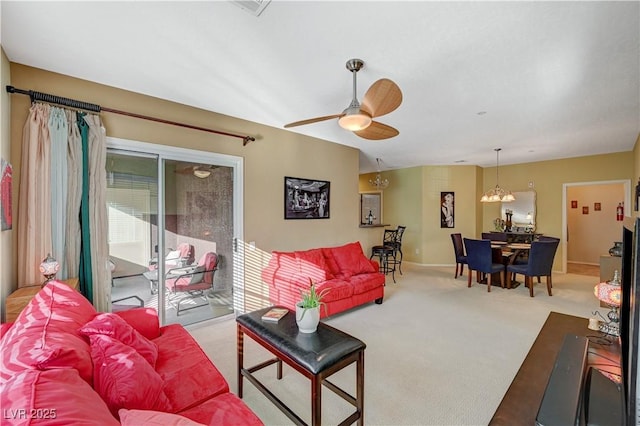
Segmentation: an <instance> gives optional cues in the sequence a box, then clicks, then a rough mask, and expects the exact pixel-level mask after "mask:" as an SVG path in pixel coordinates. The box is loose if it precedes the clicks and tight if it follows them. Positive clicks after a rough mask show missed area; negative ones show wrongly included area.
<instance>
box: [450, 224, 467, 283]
mask: <svg viewBox="0 0 640 426" xmlns="http://www.w3.org/2000/svg"><path fill="white" fill-rule="evenodd" d="M451 241H452V242H453V253H454V255H455V257H456V274H455V277H454V279H455V278H458V276H462V274H464V265H466V264H467V255H466V254H465V253H464V243H463V242H462V234H451Z"/></svg>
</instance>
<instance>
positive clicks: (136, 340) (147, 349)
mask: <svg viewBox="0 0 640 426" xmlns="http://www.w3.org/2000/svg"><path fill="white" fill-rule="evenodd" d="M80 333H81V334H83V335H85V336H87V337H89V336H91V335H94V334H104V335H105V336H111V337H113V338H114V339H116V340H119V341H120V342H122V343H123V344H125V345H127V346H129V347H131V348H133V349H135V350H136V352H138V353H139V354H140V355H142V357H143V358H144V359H146V360H147V362H148V363H149V364H150V365H151V366H152V367H153V368H155V366H156V361H157V360H158V346H157V345H156V344H155V343H153V342H152V341H151V340H149V339H147V338H146V337H144V336H143V335H142V334H140V333H138V332H137V331H136V330H135V329H134V328H133V327H131V325H129V324H128V323H127V322H126V321H125V320H124V319H122V318H121V317H120V316H118V315H116V314H111V313H105V314H98V315H96V316H95V317H94V318H93V319H92V320H91V321H89V322H88V323H86V324H85V325H83V326H82V328H80Z"/></svg>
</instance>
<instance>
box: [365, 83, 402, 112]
mask: <svg viewBox="0 0 640 426" xmlns="http://www.w3.org/2000/svg"><path fill="white" fill-rule="evenodd" d="M401 103H402V91H401V90H400V88H399V87H398V85H397V84H396V83H394V82H393V81H391V80H389V79H388V78H381V79H380V80H378V81H376V82H375V83H373V84H372V85H371V87H369V90H367V93H365V95H364V99H363V100H362V105H361V108H362V109H363V110H365V111H367V112H368V113H369V114H371V117H380V116H381V115H385V114H389V113H390V112H391V111H394V110H395V109H396V108H398V107H399V106H400V104H401Z"/></svg>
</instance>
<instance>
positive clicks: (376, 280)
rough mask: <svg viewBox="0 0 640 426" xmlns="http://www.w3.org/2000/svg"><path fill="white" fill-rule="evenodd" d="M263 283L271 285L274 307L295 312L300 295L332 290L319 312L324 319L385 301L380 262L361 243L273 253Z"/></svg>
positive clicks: (263, 271) (263, 273) (270, 296)
mask: <svg viewBox="0 0 640 426" xmlns="http://www.w3.org/2000/svg"><path fill="white" fill-rule="evenodd" d="M262 280H263V281H264V282H266V283H267V284H268V285H269V298H270V300H271V302H272V303H273V304H276V305H283V306H285V307H287V308H289V309H292V310H295V304H296V302H298V301H299V300H300V293H301V292H302V291H306V290H308V289H309V287H310V286H311V284H310V280H311V281H312V282H313V283H314V284H315V285H316V289H317V291H318V292H321V291H323V290H325V289H329V291H328V292H327V293H326V295H325V297H324V299H323V301H324V303H325V307H326V309H325V308H322V309H320V316H321V318H323V317H327V316H329V315H333V314H337V313H338V312H342V311H345V310H347V309H350V308H352V307H354V306H358V305H362V304H364V303H368V302H373V301H375V302H376V303H378V304H380V303H382V300H383V298H384V285H385V276H384V275H383V274H381V273H380V272H379V271H378V262H376V261H374V260H369V259H367V257H366V256H365V255H364V252H363V251H362V246H361V245H360V243H359V242H354V243H349V244H345V245H343V246H340V247H328V248H317V249H311V250H304V251H294V252H281V251H274V252H272V253H271V259H270V260H269V264H268V265H267V267H266V268H264V269H263V270H262Z"/></svg>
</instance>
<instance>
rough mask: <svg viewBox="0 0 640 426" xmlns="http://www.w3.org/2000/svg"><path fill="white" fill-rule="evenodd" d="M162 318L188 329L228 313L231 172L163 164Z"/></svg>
mask: <svg viewBox="0 0 640 426" xmlns="http://www.w3.org/2000/svg"><path fill="white" fill-rule="evenodd" d="M164 172H165V173H164V233H163V237H164V246H165V247H166V250H167V251H168V253H169V254H170V255H171V258H172V259H178V260H177V261H176V260H172V261H171V262H165V263H166V274H165V281H164V288H165V290H166V293H167V294H166V297H165V315H166V321H167V322H169V323H174V322H175V323H181V324H193V323H196V322H200V321H204V320H208V319H212V318H216V317H220V316H224V315H228V314H231V313H233V291H232V290H233V262H232V259H233V245H232V242H233V236H234V230H233V168H231V167H225V166H216V165H212V164H201V163H192V162H186V161H178V160H171V159H166V160H164Z"/></svg>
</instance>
